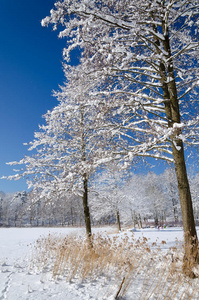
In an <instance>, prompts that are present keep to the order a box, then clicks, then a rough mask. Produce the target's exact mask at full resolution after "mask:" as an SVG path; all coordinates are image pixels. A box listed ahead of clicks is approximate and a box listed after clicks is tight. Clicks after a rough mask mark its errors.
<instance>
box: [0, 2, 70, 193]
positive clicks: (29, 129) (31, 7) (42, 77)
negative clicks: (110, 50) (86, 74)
mask: <svg viewBox="0 0 199 300" xmlns="http://www.w3.org/2000/svg"><path fill="white" fill-rule="evenodd" d="M53 4H54V0H34V1H33V0H1V9H0V37H1V41H0V177H1V176H3V175H10V174H13V172H12V167H10V166H7V165H6V164H5V163H6V162H9V161H13V160H19V159H21V158H23V156H24V155H25V154H26V153H27V147H26V146H24V145H23V143H24V142H29V141H31V140H32V139H33V137H34V131H37V129H38V124H41V123H42V121H43V120H42V117H41V116H42V115H43V114H44V113H45V112H46V111H47V110H48V109H51V108H52V107H53V106H55V105H56V104H57V102H56V99H55V98H54V97H52V96H51V95H52V90H53V89H54V90H57V89H58V85H59V84H62V83H63V80H64V76H63V71H62V64H61V62H62V49H63V47H64V45H65V42H66V41H64V40H61V39H58V37H57V34H58V32H53V31H52V27H48V28H42V27H41V24H40V22H41V20H42V18H44V17H45V16H47V15H49V11H50V9H51V8H52V7H53ZM16 167H17V166H16ZM24 189H27V186H26V184H25V181H23V180H20V181H7V180H0V191H4V192H13V191H21V190H24Z"/></svg>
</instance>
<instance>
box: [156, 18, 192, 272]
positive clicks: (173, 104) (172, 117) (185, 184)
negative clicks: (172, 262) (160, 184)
mask: <svg viewBox="0 0 199 300" xmlns="http://www.w3.org/2000/svg"><path fill="white" fill-rule="evenodd" d="M165 28H167V27H166V26H165V24H164V22H163V24H162V30H163V34H164V38H165V39H164V42H163V43H164V50H165V51H166V52H167V53H168V57H167V59H168V66H167V68H166V67H165V66H164V65H163V64H160V74H161V78H162V79H161V82H162V88H163V94H164V99H165V113H166V116H167V120H168V127H173V126H174V124H180V123H181V120H180V108H179V102H178V95H177V88H176V81H175V73H174V69H173V61H172V55H171V49H170V41H169V32H168V29H165ZM168 75H169V78H170V79H169V82H168V83H167V80H165V79H166V77H167V76H168ZM180 133H181V130H180V128H178V127H176V129H175V132H174V133H173V135H171V136H170V139H171V143H172V151H173V158H174V165H175V172H176V177H177V182H178V189H179V196H180V204H181V210H182V221H183V230H184V242H185V256H184V266H183V270H184V273H185V274H186V275H188V276H190V277H194V276H195V275H194V273H193V271H192V268H193V265H194V264H195V263H198V239H197V233H196V228H195V223H194V214H193V207H192V200H191V192H190V187H189V181H188V177H187V170H186V164H185V157H184V147H183V142H182V140H181V139H180V138H179V135H180Z"/></svg>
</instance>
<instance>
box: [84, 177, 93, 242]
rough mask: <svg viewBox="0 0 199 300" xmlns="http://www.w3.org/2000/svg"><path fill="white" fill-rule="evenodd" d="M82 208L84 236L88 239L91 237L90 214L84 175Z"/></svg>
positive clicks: (86, 181)
mask: <svg viewBox="0 0 199 300" xmlns="http://www.w3.org/2000/svg"><path fill="white" fill-rule="evenodd" d="M83 187H84V191H83V197H82V200H83V207H84V219H85V225H86V234H87V235H88V237H89V239H90V237H91V234H92V233H91V220H90V212H89V206H88V180H87V178H86V175H84V179H83Z"/></svg>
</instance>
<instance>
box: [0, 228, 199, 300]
mask: <svg viewBox="0 0 199 300" xmlns="http://www.w3.org/2000/svg"><path fill="white" fill-rule="evenodd" d="M93 231H94V233H95V236H96V242H95V243H96V251H95V252H96V257H94V258H92V263H91V262H89V259H88V258H89V256H90V253H88V252H87V250H85V249H86V248H83V247H84V246H85V245H84V229H83V228H1V229H0V239H1V247H0V300H3V299H9V300H17V299H21V300H25V299H26V300H28V299H39V300H44V299H53V298H56V300H62V299H63V300H65V299H66V300H77V299H78V300H80V299H81V300H86V299H99V300H100V299H101V300H102V299H103V300H105V299H107V300H113V299H114V298H115V296H116V294H117V293H118V291H119V290H120V288H121V290H120V292H119V296H121V297H122V296H123V298H121V299H125V300H137V299H161V300H162V299H198V298H199V294H198V291H197V290H198V288H197V286H198V284H199V281H198V279H196V280H192V281H191V280H188V279H187V278H184V277H183V275H182V274H181V273H180V260H181V257H182V256H181V255H182V251H181V250H182V245H181V241H182V237H183V232H182V229H181V228H167V229H163V230H157V229H143V230H137V231H134V232H133V236H132V231H131V230H128V231H125V232H122V233H119V234H116V233H113V232H114V230H113V229H111V228H110V229H109V228H95V229H94V230H93ZM98 233H100V236H98ZM49 234H50V235H49ZM74 236H75V237H74ZM97 236H98V237H97ZM176 238H177V239H178V241H179V242H177V244H176ZM64 239H65V242H66V241H67V243H69V241H70V243H71V245H68V246H67V247H68V248H67V251H64V252H61V251H60V245H61V243H62V246H63V240H64ZM38 240H39V241H38ZM105 240H107V242H105ZM36 241H38V242H36ZM47 241H48V242H47ZM55 241H56V242H57V243H56V244H55ZM162 241H163V242H162ZM49 243H51V245H50V247H48V248H45V247H46V245H47V246H49ZM75 243H76V244H75ZM106 244H107V245H108V246H109V252H110V254H108V252H106V251H108V247H106ZM52 245H54V246H53V247H52ZM117 246H118V249H117ZM149 246H150V247H149ZM173 246H176V247H178V251H176V250H175V249H174V250H172V249H171V247H173ZM78 247H79V248H78ZM69 248H70V249H69ZM76 248H78V251H77V249H76ZM111 248H112V249H111ZM44 249H45V251H44ZM68 249H69V250H70V251H69V250H68ZM82 249H83V250H82ZM112 250H113V251H112ZM81 251H82V252H81ZM98 251H99V252H98ZM103 251H104V252H103ZM65 252H66V253H67V255H66V254H65ZM69 252H70V255H69V254H68V253H69ZM61 253H62V254H63V253H64V254H63V256H62V260H61V263H60V257H61V256H60V254H61ZM88 254H89V255H88ZM45 255H46V256H45ZM87 255H88V256H87ZM100 255H101V256H100ZM125 255H126V256H125ZM93 256H94V255H93ZM106 256H107V257H106ZM64 257H65V259H63V258H64ZM56 261H57V262H59V263H60V264H59V263H57V264H55V262H56ZM85 262H86V263H85ZM103 264H104V265H103ZM55 266H56V267H59V268H58V269H57V270H58V273H60V275H59V276H54V277H53V270H54V268H55ZM100 266H101V269H100ZM75 268H76V269H75ZM89 268H90V269H89ZM122 282H123V284H122Z"/></svg>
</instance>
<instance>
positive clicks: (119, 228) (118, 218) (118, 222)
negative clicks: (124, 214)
mask: <svg viewBox="0 0 199 300" xmlns="http://www.w3.org/2000/svg"><path fill="white" fill-rule="evenodd" d="M116 216H117V227H118V231H121V222H120V213H119V211H118V210H117V212H116Z"/></svg>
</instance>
